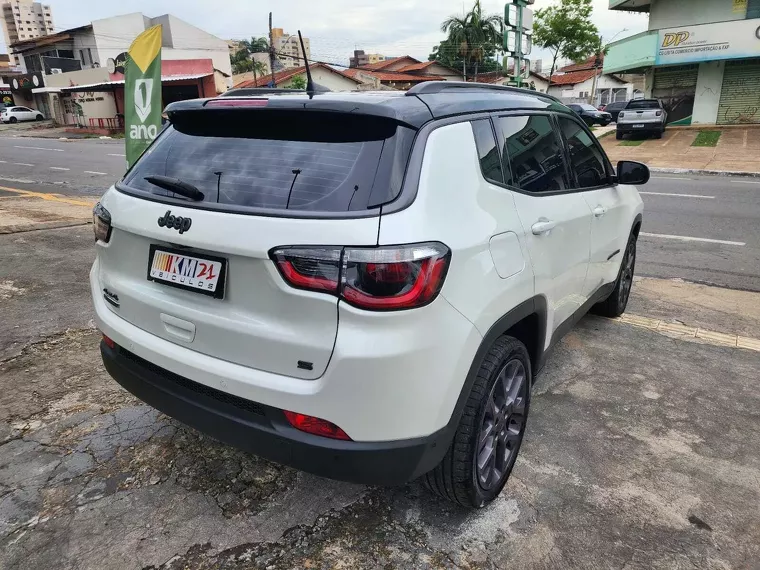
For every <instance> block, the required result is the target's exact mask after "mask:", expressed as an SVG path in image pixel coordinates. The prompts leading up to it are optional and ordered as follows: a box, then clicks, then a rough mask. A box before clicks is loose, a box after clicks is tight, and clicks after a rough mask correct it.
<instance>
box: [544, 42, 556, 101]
mask: <svg viewBox="0 0 760 570" xmlns="http://www.w3.org/2000/svg"><path fill="white" fill-rule="evenodd" d="M557 56H559V50H557V51H555V52H554V58H553V59H552V69H551V71H550V72H549V86H548V87H547V88H546V93H547V95H548V94H549V88H550V87H551V86H552V76H553V75H554V68H555V67H556V66H557Z"/></svg>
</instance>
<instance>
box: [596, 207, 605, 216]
mask: <svg viewBox="0 0 760 570" xmlns="http://www.w3.org/2000/svg"><path fill="white" fill-rule="evenodd" d="M606 213H607V208H605V207H603V206H597V207H596V208H594V216H595V217H597V218H601V217H602V216H603V215H604V214H606Z"/></svg>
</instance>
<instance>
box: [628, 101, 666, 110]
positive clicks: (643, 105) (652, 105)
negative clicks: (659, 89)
mask: <svg viewBox="0 0 760 570" xmlns="http://www.w3.org/2000/svg"><path fill="white" fill-rule="evenodd" d="M659 108H660V102H659V101H657V100H654V99H639V100H638V101H629V102H628V106H627V107H626V109H659Z"/></svg>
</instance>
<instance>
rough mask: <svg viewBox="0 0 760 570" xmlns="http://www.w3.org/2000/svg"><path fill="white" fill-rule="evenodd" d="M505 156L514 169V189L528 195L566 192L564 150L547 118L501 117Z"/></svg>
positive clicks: (499, 122)
mask: <svg viewBox="0 0 760 570" xmlns="http://www.w3.org/2000/svg"><path fill="white" fill-rule="evenodd" d="M496 124H497V129H499V130H500V131H501V135H502V137H503V138H504V152H503V154H504V156H505V157H508V158H509V162H510V164H511V166H512V182H511V184H512V185H513V186H516V187H518V188H521V189H522V190H526V191H528V192H552V191H556V190H564V189H566V188H569V187H570V185H569V184H568V181H567V173H566V172H565V163H564V160H563V157H562V155H563V152H562V146H561V145H560V143H559V140H558V138H557V134H556V133H555V131H554V129H553V127H552V123H551V120H550V119H549V117H548V116H546V115H532V116H522V117H500V118H499V119H498V120H497V123H496Z"/></svg>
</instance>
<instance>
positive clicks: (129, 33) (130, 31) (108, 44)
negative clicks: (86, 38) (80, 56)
mask: <svg viewBox="0 0 760 570" xmlns="http://www.w3.org/2000/svg"><path fill="white" fill-rule="evenodd" d="M92 30H93V32H94V34H95V42H96V43H97V46H98V50H97V51H98V58H99V61H100V64H101V66H102V67H105V66H106V61H108V58H114V59H115V58H116V56H117V55H119V54H120V53H123V52H125V51H127V50H129V46H130V45H131V44H132V42H133V41H134V39H135V38H136V37H137V36H138V35H140V34H141V33H142V32H144V31H145V18H144V17H143V15H142V14H140V13H139V12H135V13H132V14H124V15H122V16H115V17H113V18H104V19H102V20H93V21H92ZM93 51H94V50H93ZM93 55H95V54H93Z"/></svg>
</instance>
